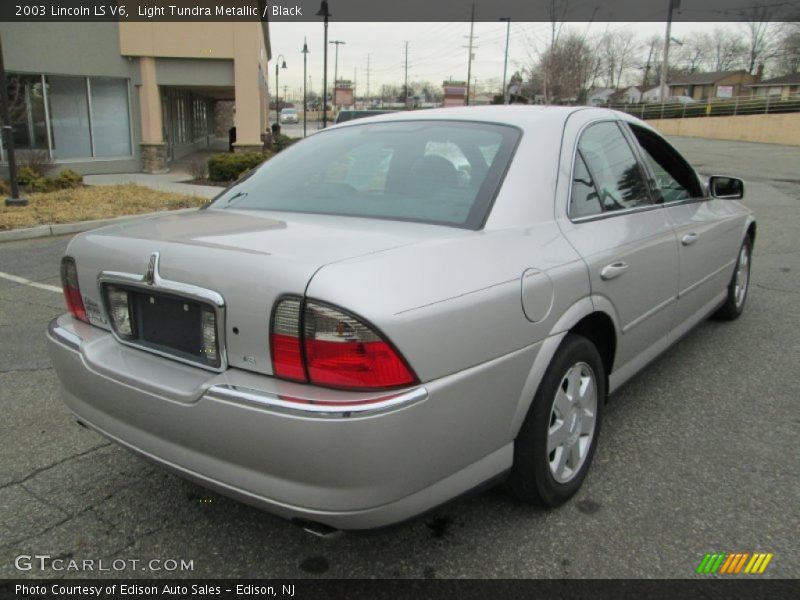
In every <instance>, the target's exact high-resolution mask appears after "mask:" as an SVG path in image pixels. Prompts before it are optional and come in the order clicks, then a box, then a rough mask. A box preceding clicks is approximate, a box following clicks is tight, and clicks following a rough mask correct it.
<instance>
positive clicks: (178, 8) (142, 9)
mask: <svg viewBox="0 0 800 600" xmlns="http://www.w3.org/2000/svg"><path fill="white" fill-rule="evenodd" d="M327 4H328V11H329V14H330V18H331V19H332V20H335V21H337V22H340V23H342V22H370V21H374V22H436V21H440V22H453V21H469V20H470V18H471V10H472V4H473V3H472V0H435V1H431V0H404V1H403V2H385V1H380V0H329V1H328V2H327ZM321 5H322V3H321V1H320V0H295V1H286V2H284V1H283V0H279V1H277V2H274V1H272V0H116V1H115V0H38V1H32V0H3V2H2V3H0V21H5V22H15V21H16V22H36V21H63V22H67V21H116V20H120V21H258V20H261V21H267V20H268V21H319V20H320V19H321V16H320V15H319V13H320V12H321ZM670 10H671V12H672V19H673V20H674V21H678V22H680V21H685V22H709V23H718V22H726V21H727V22H735V21H751V20H752V21H800V0H589V1H585V0H584V1H575V0H554V1H553V2H549V1H548V2H545V1H540V2H535V1H529V0H491V1H484V2H478V3H476V4H475V20H476V21H486V22H488V21H497V20H498V19H499V18H501V17H504V18H505V17H510V18H511V20H512V21H514V22H547V21H567V22H590V21H591V22H634V21H650V22H659V21H666V19H667V13H668V12H669V11H670Z"/></svg>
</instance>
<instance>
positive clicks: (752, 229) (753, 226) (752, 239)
mask: <svg viewBox="0 0 800 600" xmlns="http://www.w3.org/2000/svg"><path fill="white" fill-rule="evenodd" d="M747 237H749V238H750V248H751V249H752V247H753V246H754V245H755V243H756V224H755V221H754V222H753V223H750V226H749V227H748V228H747Z"/></svg>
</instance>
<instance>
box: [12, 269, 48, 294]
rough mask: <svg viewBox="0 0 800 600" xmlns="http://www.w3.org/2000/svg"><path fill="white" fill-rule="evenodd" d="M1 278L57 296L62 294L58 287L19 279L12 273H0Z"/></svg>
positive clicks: (22, 278)
mask: <svg viewBox="0 0 800 600" xmlns="http://www.w3.org/2000/svg"><path fill="white" fill-rule="evenodd" d="M0 277H2V278H3V279H8V280H9V281H14V282H16V283H22V284H24V285H29V286H31V287H35V288H39V289H40V290H47V291H48V292H55V293H57V294H60V293H61V288H60V287H56V286H54V285H47V284H46V283H39V282H37V281H31V280H30V279H25V278H24V277H17V276H16V275H12V274H11V273H3V272H2V271H0Z"/></svg>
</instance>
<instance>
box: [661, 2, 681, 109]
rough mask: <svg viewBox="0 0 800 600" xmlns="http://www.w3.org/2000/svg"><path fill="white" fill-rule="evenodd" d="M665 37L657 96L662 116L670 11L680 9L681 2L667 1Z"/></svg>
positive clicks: (665, 86)
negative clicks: (659, 98)
mask: <svg viewBox="0 0 800 600" xmlns="http://www.w3.org/2000/svg"><path fill="white" fill-rule="evenodd" d="M667 2H668V8H667V35H666V37H665V38H664V60H663V62H662V63H661V81H660V83H659V90H658V91H659V95H660V96H661V106H662V110H661V112H662V114H663V112H664V110H663V106H664V103H665V102H666V101H667V71H669V39H670V34H671V32H672V11H673V9H676V8H680V7H681V0H667Z"/></svg>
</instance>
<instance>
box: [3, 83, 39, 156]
mask: <svg viewBox="0 0 800 600" xmlns="http://www.w3.org/2000/svg"><path fill="white" fill-rule="evenodd" d="M7 86H8V105H9V106H8V108H9V114H10V117H11V125H12V126H13V128H14V145H15V146H16V147H17V148H19V149H20V150H47V120H46V118H45V111H44V94H43V92H42V77H41V75H9V76H8V79H7Z"/></svg>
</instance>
